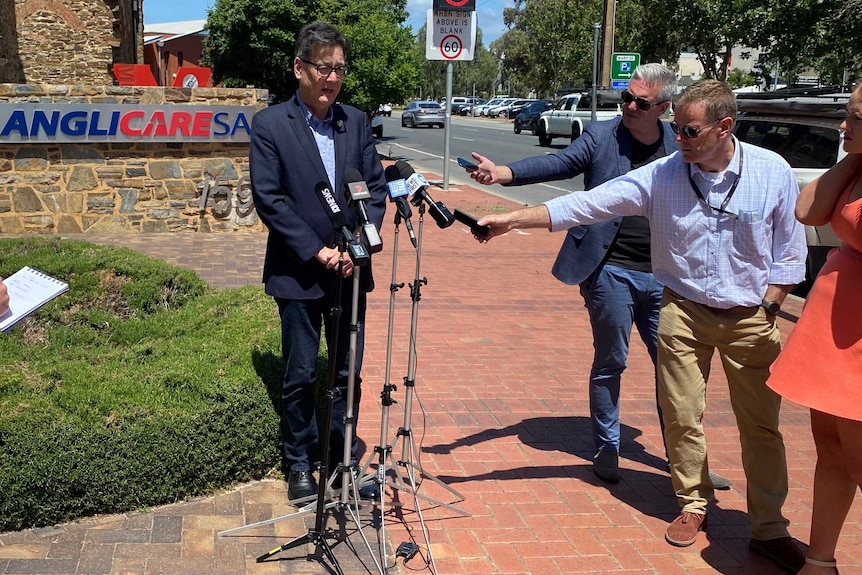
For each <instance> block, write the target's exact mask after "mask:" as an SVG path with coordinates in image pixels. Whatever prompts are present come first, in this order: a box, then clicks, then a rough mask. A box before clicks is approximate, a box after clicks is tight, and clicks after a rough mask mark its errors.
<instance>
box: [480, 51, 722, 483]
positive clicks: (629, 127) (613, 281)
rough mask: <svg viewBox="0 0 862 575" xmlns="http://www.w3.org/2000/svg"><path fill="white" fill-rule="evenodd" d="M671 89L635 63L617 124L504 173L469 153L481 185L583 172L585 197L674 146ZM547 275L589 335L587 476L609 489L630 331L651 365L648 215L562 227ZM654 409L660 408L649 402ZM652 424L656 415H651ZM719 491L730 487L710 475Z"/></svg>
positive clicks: (668, 75) (653, 70) (655, 286)
mask: <svg viewBox="0 0 862 575" xmlns="http://www.w3.org/2000/svg"><path fill="white" fill-rule="evenodd" d="M675 92H676V76H675V75H674V73H673V72H672V71H670V70H669V69H667V68H666V67H664V66H662V65H661V64H644V65H642V66H638V67H637V68H636V69H635V71H634V74H633V75H632V79H631V81H630V82H629V85H628V88H627V89H626V90H624V91H623V93H622V99H623V108H622V112H623V114H622V117H621V118H616V119H614V120H609V121H605V122H592V123H590V124H588V125H587V127H586V129H585V130H584V133H583V135H582V136H581V137H580V138H578V139H577V140H575V141H574V142H572V143H571V144H570V145H569V146H568V147H566V148H565V149H564V150H561V151H560V152H557V153H555V154H548V155H542V156H535V157H532V158H527V159H524V160H519V161H517V162H513V163H511V164H508V165H505V166H497V165H495V164H494V163H493V162H492V161H491V160H489V159H487V158H485V157H483V156H481V155H479V154H476V153H473V157H474V158H475V159H476V160H477V161H478V162H479V169H478V170H476V171H474V172H472V173H471V174H470V177H472V178H473V179H474V180H476V181H477V182H479V183H481V184H486V185H490V184H503V185H515V186H517V185H523V184H532V183H536V182H546V181H550V180H562V179H567V178H573V177H575V176H577V175H578V174H581V173H583V174H584V187H585V188H586V189H587V190H589V189H591V188H594V187H596V186H598V185H599V184H602V183H604V182H606V181H608V180H611V179H613V178H616V177H617V176H620V175H622V174H625V173H627V172H629V171H630V170H632V169H634V168H638V167H640V166H643V165H645V164H648V163H650V162H652V161H653V160H656V159H658V158H661V157H664V156H666V155H668V154H670V153H672V152H674V151H676V150H677V149H678V145H677V143H676V140H675V138H676V136H675V134H674V133H673V131H672V130H671V129H670V126H669V125H668V124H667V123H665V122H661V121H660V119H659V118H660V117H661V116H662V114H664V113H665V112H666V111H667V109H668V107H669V106H670V101H671V99H672V98H673V95H674V93H675ZM552 272H553V274H554V277H556V278H557V279H559V280H560V281H562V282H564V283H566V284H569V285H579V286H580V290H581V295H582V296H583V298H584V303H585V305H586V308H587V310H588V311H589V313H590V324H591V326H592V330H593V349H594V352H595V353H594V356H593V365H592V369H591V371H590V416H591V419H592V428H593V440H594V442H595V447H596V454H595V456H594V458H593V471H594V472H595V474H596V475H597V476H598V477H599V478H600V479H602V480H603V481H607V482H609V483H617V482H618V481H619V480H620V471H619V449H620V408H619V398H620V377H621V375H622V372H623V370H624V369H625V368H626V359H627V357H628V350H629V338H630V337H631V332H632V324H634V325H636V326H637V328H638V333H639V334H640V336H641V340H643V342H644V344H645V345H646V347H647V351H648V352H649V354H650V357H651V358H652V360H653V364H655V361H656V346H657V338H658V312H659V307H660V304H661V297H662V290H663V286H662V285H661V284H660V283H658V282H657V281H656V279H655V277H653V274H652V266H651V262H650V229H649V222H648V220H647V219H646V218H644V217H640V216H627V217H619V218H616V219H613V220H610V221H607V222H603V223H600V224H594V225H591V226H575V227H573V228H570V229H569V230H568V233H567V234H566V238H565V240H563V245H562V247H561V248H560V253H559V254H558V256H557V261H556V262H555V263H554V267H553V270H552ZM656 409H657V410H658V411H659V412H660V409H659V408H658V402H656ZM659 421H661V414H660V413H659ZM710 477H711V478H712V480H713V483H714V486H715V488H717V489H728V488H729V487H730V482H729V481H727V479H725V478H723V477H720V476H718V475H716V474H714V473H710Z"/></svg>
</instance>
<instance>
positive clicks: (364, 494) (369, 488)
mask: <svg viewBox="0 0 862 575" xmlns="http://www.w3.org/2000/svg"><path fill="white" fill-rule="evenodd" d="M352 473H353V480H354V481H356V482H357V484H358V482H359V477H357V475H356V472H352ZM332 488H333V489H335V490H339V489H341V473H340V472H339V473H337V474H336V476H335V480H334V481H333V482H332ZM359 498H360V499H362V500H363V501H377V500H379V499H380V488H379V487H378V486H377V482H376V481H375V482H372V483H369V484H368V485H363V486H362V487H360V488H359Z"/></svg>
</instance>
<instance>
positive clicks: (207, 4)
mask: <svg viewBox="0 0 862 575" xmlns="http://www.w3.org/2000/svg"><path fill="white" fill-rule="evenodd" d="M431 4H432V0H408V1H407V11H408V12H409V13H410V17H409V18H408V19H407V24H409V25H410V26H412V28H413V31H414V32H416V31H418V30H419V28H421V27H422V25H423V24H425V23H426V21H427V20H428V9H429V8H431ZM213 5H215V0H144V24H161V23H163V22H180V21H183V20H205V19H206V17H207V9H208V8H212V6H213ZM513 5H514V3H513V2H512V0H476V16H477V24H478V27H479V29H480V30H482V43H483V44H484V46H485V47H486V48H487V47H488V46H489V45H490V44H491V42H493V41H494V40H496V39H497V38H499V37H500V36H501V35H502V34H503V32H505V30H506V28H505V26H503V8H504V7H506V6H513Z"/></svg>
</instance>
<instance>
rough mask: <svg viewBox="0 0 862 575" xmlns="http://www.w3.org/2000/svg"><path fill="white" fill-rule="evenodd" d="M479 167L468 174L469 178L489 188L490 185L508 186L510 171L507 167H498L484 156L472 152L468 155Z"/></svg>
mask: <svg viewBox="0 0 862 575" xmlns="http://www.w3.org/2000/svg"><path fill="white" fill-rule="evenodd" d="M470 155H471V156H473V159H474V160H476V162H477V163H478V165H479V168H478V169H476V170H473V171H472V172H470V177H471V178H473V179H474V180H476V182H478V183H480V184H484V185H486V186H490V185H491V184H504V185H505V184H508V183H511V182H512V170H511V169H510V168H509V166H505V165H504V166H498V165H497V164H495V163H494V162H492V161H491V160H489V159H488V158H486V157H485V156H482V155H480V154H477V153H476V152H472V153H471V154H470Z"/></svg>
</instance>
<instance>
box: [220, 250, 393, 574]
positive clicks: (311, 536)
mask: <svg viewBox="0 0 862 575" xmlns="http://www.w3.org/2000/svg"><path fill="white" fill-rule="evenodd" d="M336 235H337V236H338V237H339V240H338V251H339V252H340V259H339V262H338V268H337V276H338V277H337V279H336V282H335V301H334V304H333V307H332V318H333V320H332V338H331V340H332V345H331V346H330V348H329V350H328V353H329V362H328V369H329V373H328V374H327V390H326V398H327V400H328V401H327V403H326V425H325V427H324V432H323V442H322V452H323V460H322V462H321V464H320V473H319V475H320V478H321V482H320V484H321V487H319V488H318V490H317V498H316V505H315V508H314V509H315V521H314V528H313V529H309V530H308V531H307V532H306V533H305V534H304V535H300V536H299V537H295V538H294V539H291V540H290V541H288V542H286V543H283V544H282V545H280V546H278V547H275V548H274V549H272V550H270V551H268V552H266V553H264V554H263V555H261V556H260V557H258V558H257V562H258V563H262V562H263V561H265V560H267V559H269V558H270V557H272V556H273V555H276V554H278V553H281V552H282V551H286V550H288V549H293V548H294V547H299V546H301V545H305V544H307V543H313V544H314V546H315V552H316V555H317V556H319V560H321V561H322V559H323V557H326V558H327V559H328V560H329V562H330V564H331V567H332V569H333V570H334V571H335V573H336V574H337V575H344V572H343V571H342V570H341V566H340V565H339V563H338V560H337V559H336V558H335V554H334V553H333V552H332V547H331V546H330V545H329V542H328V541H327V540H326V537H327V533H326V518H327V514H326V510H327V509H329V508H331V507H338V508H341V509H345V508H346V509H347V510H348V511H349V512H350V515H351V518H352V519H353V521H354V523H355V524H356V527H357V528H358V530H359V533H360V535H361V536H362V540H363V541H364V542H365V546H366V548H367V549H368V552H369V553H370V554H371V558H372V560H373V561H374V565H375V566H376V567H377V571H378V573H380V575H385V573H384V571H383V568H382V567H381V565H380V562H378V561H377V558H376V557H375V556H374V551H373V550H372V549H371V544H370V543H369V542H368V539H367V538H366V537H365V533H364V532H363V531H362V525H361V523H360V521H359V503H358V502H359V493H358V490H357V488H356V486H355V484H354V483H353V474H352V473H351V470H350V445H351V442H352V421H353V403H352V402H353V397H354V390H353V386H354V383H355V378H356V376H355V373H354V367H355V362H356V330H357V314H358V311H357V309H356V308H357V307H358V298H359V274H360V272H359V270H360V269H361V268H360V266H355V265H354V267H353V276H354V279H353V294H352V304H353V309H352V310H351V322H352V324H351V326H350V327H351V330H352V331H351V335H350V346H351V348H350V352H349V353H350V355H349V364H350V374H349V375H348V383H347V405H346V406H345V438H344V457H345V459H346V465H345V466H344V468H343V473H344V474H346V476H347V477H349V479H348V481H349V482H350V485H351V486H352V488H353V494H354V505H355V509H354V507H351V506H350V505H349V504H348V503H347V489H348V483H347V481H345V479H346V477H345V475H342V483H341V488H342V493H341V499H340V500H339V501H336V502H330V503H326V493H327V491H328V490H329V487H330V485H331V483H332V481H333V480H334V479H335V474H333V476H332V477H331V478H330V479H329V482H328V483H327V484H326V488H323V478H326V477H327V476H328V473H327V468H328V463H327V462H328V460H329V451H330V442H331V430H332V416H333V415H332V411H333V409H332V403H333V399H334V398H335V395H336V393H337V391H336V388H335V378H336V374H337V371H338V366H337V364H336V357H337V353H336V352H337V350H338V333H339V330H340V327H341V312H342V309H341V298H342V290H343V285H344V276H343V274H342V271H343V268H344V254H345V252H346V251H347V245H346V241H345V239H344V238H343V237H342V236H341V235H340V234H336ZM306 499H308V498H302V499H298V500H296V501H298V502H302V501H305V500H306ZM310 512H311V504H308V505H306V506H304V507H302V508H300V509H299V511H297V512H295V513H290V514H288V515H283V516H281V517H274V518H272V519H267V520H264V521H259V522H257V523H251V524H248V525H244V526H242V527H236V528H234V529H227V530H225V531H220V532H219V533H218V535H219V536H224V535H230V534H233V533H238V532H240V531H245V530H246V529H251V528H253V527H259V526H262V525H271V524H273V523H276V522H278V521H281V520H284V519H288V518H291V517H296V516H299V515H306V514H308V513H310ZM324 566H325V567H326V565H325V564H324Z"/></svg>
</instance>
